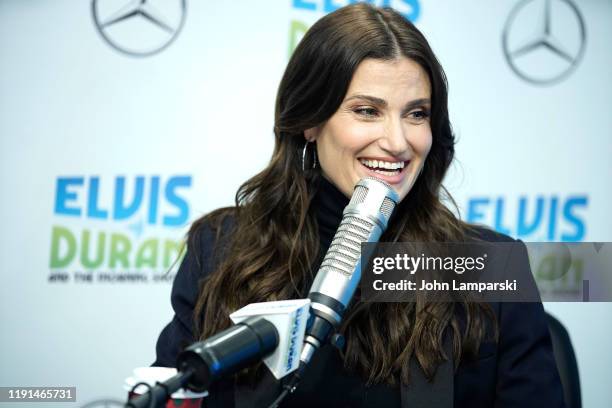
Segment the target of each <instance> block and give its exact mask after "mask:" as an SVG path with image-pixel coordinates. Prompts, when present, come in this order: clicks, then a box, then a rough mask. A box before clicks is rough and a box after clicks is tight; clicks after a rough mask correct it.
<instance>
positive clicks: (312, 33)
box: [155, 3, 563, 407]
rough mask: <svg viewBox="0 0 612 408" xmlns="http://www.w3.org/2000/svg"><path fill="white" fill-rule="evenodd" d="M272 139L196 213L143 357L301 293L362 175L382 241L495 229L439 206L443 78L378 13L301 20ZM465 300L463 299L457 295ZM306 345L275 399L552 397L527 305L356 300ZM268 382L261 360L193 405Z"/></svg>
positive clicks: (319, 402) (542, 334)
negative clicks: (163, 318) (369, 185)
mask: <svg viewBox="0 0 612 408" xmlns="http://www.w3.org/2000/svg"><path fill="white" fill-rule="evenodd" d="M274 132H275V147H274V152H273V155H272V158H271V160H270V163H269V164H268V166H267V167H266V168H265V169H264V170H262V171H261V172H260V173H259V174H257V175H255V176H254V177H252V178H251V179H249V180H247V181H246V182H245V183H244V184H243V185H242V186H241V187H240V189H239V191H238V192H237V195H236V205H235V206H233V207H229V208H222V209H219V210H216V211H214V212H212V213H210V214H208V215H206V216H204V217H202V218H201V219H200V220H198V221H197V222H195V223H194V224H193V226H192V227H191V229H190V232H189V237H188V250H187V254H186V256H185V259H184V261H183V263H182V265H181V268H180V270H179V272H178V274H177V277H176V280H175V282H174V287H173V294H172V304H173V307H174V309H175V312H176V315H175V317H174V319H173V321H172V322H171V323H170V324H169V325H168V326H167V327H166V328H165V329H164V330H163V332H162V333H161V335H160V338H159V340H158V343H157V361H156V362H155V364H156V365H167V366H173V365H174V363H175V361H176V356H177V354H178V353H179V351H180V350H181V349H182V348H183V347H184V346H186V345H188V344H189V343H191V342H193V341H195V340H196V339H205V338H208V337H210V336H211V335H213V334H216V333H218V332H220V331H221V330H223V329H225V328H227V327H228V326H230V324H231V322H230V319H229V314H230V313H232V312H233V311H235V310H237V309H239V308H241V307H243V306H245V305H247V304H249V303H253V302H263V301H269V300H281V299H291V298H303V297H305V296H306V295H307V294H308V289H309V288H310V286H311V284H312V281H313V276H314V274H315V273H316V271H317V270H318V267H319V265H320V263H321V261H322V259H323V256H324V254H325V253H326V251H327V249H328V247H329V246H330V242H331V241H332V238H333V235H334V233H335V232H336V229H337V228H338V225H339V224H340V221H341V218H342V211H343V209H344V207H345V206H346V205H347V204H348V201H349V197H350V196H351V194H352V192H353V187H354V186H355V183H357V182H358V181H359V180H360V179H361V178H363V177H366V176H374V177H377V178H380V179H383V180H385V181H387V182H388V183H389V184H390V185H391V186H392V187H393V188H394V189H395V190H396V192H397V193H398V195H399V198H400V200H401V201H400V203H399V204H398V206H397V208H396V210H395V213H394V215H393V216H392V217H391V219H390V220H389V227H388V229H387V231H386V232H385V233H384V234H383V235H382V237H381V241H386V242H397V241H408V242H430V241H432V242H452V241H455V242H461V241H470V240H489V241H510V240H511V238H509V237H506V236H503V235H500V234H496V233H494V232H492V231H489V230H485V229H483V228H476V227H474V226H470V225H468V224H466V223H464V222H462V221H461V220H459V219H458V218H456V217H455V216H454V214H453V213H452V212H451V211H450V210H449V209H448V208H446V207H445V206H444V205H443V204H442V200H443V199H444V198H447V197H448V196H447V193H446V190H445V189H444V188H443V186H442V180H443V178H444V175H445V174H446V171H447V170H448V167H449V166H450V164H451V162H452V160H453V156H454V144H455V139H454V136H453V133H452V131H451V126H450V122H449V117H448V107H447V86H446V78H445V75H444V71H443V70H442V67H441V66H440V64H439V63H438V61H437V59H436V57H435V55H434V53H433V52H432V50H431V48H430V47H429V44H428V43H427V41H426V39H425V37H424V36H423V35H422V34H421V32H420V31H419V30H418V29H417V28H416V27H415V26H414V25H412V24H411V23H410V22H409V21H407V20H405V19H404V18H403V17H402V16H401V15H400V14H398V13H397V12H395V11H393V10H392V9H389V8H385V9H381V8H376V7H373V6H371V5H368V4H364V3H360V4H356V5H351V6H347V7H344V8H341V9H339V10H337V11H335V12H333V13H331V14H329V15H327V16H325V17H323V18H322V19H320V20H319V21H318V22H317V23H315V24H314V25H313V26H312V27H311V29H310V30H309V31H308V32H307V33H306V34H305V36H304V38H303V39H302V41H301V42H300V44H299V45H298V47H297V48H296V50H295V52H294V54H293V56H292V57H291V60H290V61H289V63H288V66H287V68H286V70H285V73H284V75H283V78H282V80H281V83H280V86H279V89H278V94H277V99H276V110H275V126H274ZM466 296H467V295H466ZM338 330H339V332H340V333H341V334H343V335H344V336H345V338H346V345H345V347H338V348H334V347H332V346H329V345H326V346H323V347H321V349H320V350H319V351H318V352H317V354H315V356H314V358H313V360H312V362H311V364H310V365H309V366H308V369H307V371H306V372H305V373H304V378H303V380H302V383H301V384H300V386H299V388H298V389H297V391H296V392H295V393H294V394H293V395H291V396H290V397H289V398H288V399H286V400H285V402H284V404H283V405H282V406H284V407H295V406H309V407H327V406H329V407H331V406H333V407H339V406H349V407H362V406H363V407H371V406H385V407H399V406H402V407H406V406H411V407H412V406H426V405H430V404H432V403H433V404H435V406H438V407H442V406H453V405H455V406H458V407H463V406H465V407H467V406H470V407H481V406H487V407H490V406H521V407H530V406H533V407H540V406H547V407H558V406H562V405H563V402H562V393H561V385H560V381H559V377H558V374H557V369H556V366H555V363H554V360H553V357H552V349H551V342H550V336H549V334H548V328H547V326H546V319H545V315H544V311H543V308H542V305H541V304H540V303H531V304H503V305H502V304H482V303H477V302H472V301H469V299H468V298H467V297H465V298H463V297H460V298H458V300H457V301H456V302H452V303H450V302H447V303H439V302H438V303H436V302H430V301H429V300H428V298H427V296H426V294H418V295H417V297H416V301H415V302H411V303H375V302H362V301H361V300H360V296H359V293H357V295H356V297H355V299H354V301H353V303H352V305H351V306H350V307H349V309H348V310H347V312H346V315H345V318H344V321H343V323H342V326H341V327H339V328H338ZM280 388H281V384H280V382H279V381H276V380H274V379H273V378H271V375H270V374H269V372H267V371H266V369H265V368H264V367H263V366H258V367H254V368H251V369H249V370H247V372H244V373H241V374H240V375H238V376H236V377H235V378H232V379H229V380H228V381H225V382H223V381H222V382H220V383H218V384H216V385H215V388H214V389H211V390H209V391H210V397H209V400H208V402H207V406H210V407H215V406H219V407H220V406H248V407H260V406H261V407H265V406H267V405H268V404H269V403H270V402H271V401H272V400H274V398H275V397H276V395H277V394H278V393H279V392H280Z"/></svg>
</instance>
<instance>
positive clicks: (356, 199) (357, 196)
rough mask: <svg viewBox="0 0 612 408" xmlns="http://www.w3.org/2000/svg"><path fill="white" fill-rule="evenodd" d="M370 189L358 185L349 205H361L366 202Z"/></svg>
mask: <svg viewBox="0 0 612 408" xmlns="http://www.w3.org/2000/svg"><path fill="white" fill-rule="evenodd" d="M368 190H369V189H368V188H367V187H366V186H362V185H357V186H356V187H355V190H354V191H353V196H352V197H351V201H350V202H349V205H355V204H361V203H363V202H364V201H365V198H366V196H367V195H368Z"/></svg>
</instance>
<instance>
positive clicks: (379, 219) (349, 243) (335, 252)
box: [308, 177, 399, 326]
mask: <svg viewBox="0 0 612 408" xmlns="http://www.w3.org/2000/svg"><path fill="white" fill-rule="evenodd" d="M398 202H399V196H398V195H397V193H396V192H395V190H393V188H392V187H391V186H390V185H389V184H388V183H386V182H384V181H382V180H379V179H377V178H374V177H368V178H364V179H361V180H360V181H359V182H358V183H357V184H356V185H355V190H354V191H353V196H352V197H351V200H350V202H349V204H348V205H347V206H346V208H345V209H344V212H343V217H342V221H341V222H340V226H339V227H338V230H337V231H336V234H335V235H334V238H333V240H332V243H331V245H330V247H329V249H328V250H327V254H326V255H325V258H324V259H323V263H322V264H321V267H320V269H319V272H318V273H317V275H316V277H315V280H314V282H313V284H312V287H311V289H310V294H309V295H308V297H309V298H310V299H311V300H312V302H313V303H312V305H311V306H312V309H313V311H314V312H315V313H317V314H319V315H320V316H321V317H323V318H324V319H325V320H327V321H328V322H330V323H331V324H332V325H334V326H337V325H339V324H340V321H341V320H342V314H343V313H344V310H345V309H346V307H347V306H348V304H349V302H350V301H351V299H352V297H353V294H354V293H355V290H356V289H357V285H358V284H359V280H360V279H361V243H362V242H378V240H379V239H380V236H381V235H382V233H383V232H384V231H385V230H386V228H387V224H388V222H389V219H390V218H391V215H392V214H393V210H394V209H395V207H396V205H397V204H398Z"/></svg>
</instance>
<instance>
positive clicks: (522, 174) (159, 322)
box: [0, 0, 612, 407]
mask: <svg viewBox="0 0 612 408" xmlns="http://www.w3.org/2000/svg"><path fill="white" fill-rule="evenodd" d="M348 3H349V1H347V0H344V1H342V0H269V1H268V0H266V1H253V0H243V1H237V0H233V1H225V0H224V1H220V0H203V1H190V0H158V1H153V0H149V1H142V2H141V1H129V0H92V1H68V0H64V1H57V0H54V1H51V0H47V1H43V0H38V1H19V0H3V1H2V2H0V155H1V156H0V168H1V172H0V188H1V191H2V200H0V226H1V231H0V255H1V256H0V274H1V275H0V277H1V279H2V284H1V285H0V304H1V309H0V313H1V319H0V322H1V324H2V326H1V327H2V336H1V340H0V357H1V358H0V361H2V370H0V386H71V387H72V386H73V387H76V393H77V394H76V402H73V403H70V404H71V405H70V406H79V407H84V406H88V407H96V406H97V407H102V406H106V407H111V406H120V403H121V402H122V401H123V400H124V397H125V394H126V393H125V391H124V390H123V388H122V385H123V380H124V378H125V377H127V376H128V375H130V374H131V372H132V369H133V368H134V367H138V366H146V365H149V364H151V363H152V362H153V360H154V358H155V353H154V348H155V342H156V339H157V336H158V334H159V332H160V330H161V329H162V327H163V326H164V325H165V324H166V323H167V322H168V321H169V320H170V318H171V316H172V310H171V307H170V289H171V284H172V279H173V277H174V271H175V269H176V265H175V261H176V259H177V256H178V254H179V251H180V246H181V243H182V240H183V238H184V236H185V232H186V231H187V228H188V226H189V224H190V223H191V222H192V221H193V220H195V219H197V218H198V217H199V216H201V215H202V214H204V213H206V212H208V211H211V210H213V209H215V208H218V207H220V206H225V205H230V204H231V203H232V202H233V197H234V194H235V192H236V189H237V188H238V186H239V185H240V184H241V183H242V182H243V181H244V180H246V179H247V178H248V177H250V176H251V175H253V174H255V173H256V172H257V171H258V170H260V169H261V168H262V167H263V166H264V165H265V164H266V163H267V161H268V160H269V158H270V156H271V152H272V147H273V133H272V127H273V114H274V98H275V93H276V88H277V86H278V84H279V81H280V78H281V75H282V73H283V70H284V68H285V65H286V63H287V61H288V58H289V56H290V54H291V52H292V50H293V49H294V47H295V46H296V44H297V43H298V42H299V41H300V39H301V37H302V36H303V34H304V32H305V31H306V30H307V29H308V27H309V26H310V25H312V24H313V23H314V22H315V21H316V20H317V19H319V18H320V17H322V16H323V15H325V14H326V13H329V12H331V11H333V10H335V9H337V8H339V7H341V6H343V5H346V4H348ZM371 3H373V4H376V5H380V6H383V5H384V6H391V7H394V8H395V9H396V10H398V11H399V12H401V13H402V14H403V15H404V16H405V17H406V18H408V19H409V20H411V21H413V22H414V23H415V24H416V25H417V26H418V27H419V28H420V29H421V30H422V31H423V32H424V34H425V35H426V37H427V38H428V39H429V41H430V43H431V45H432V47H433V49H434V51H435V52H436V54H437V56H438V57H439V59H440V61H441V63H442V66H443V67H444V68H445V70H446V73H447V75H448V81H449V90H450V101H449V109H450V114H451V120H452V123H453V128H454V131H455V132H456V134H457V138H458V145H457V160H456V162H455V163H454V165H453V167H452V169H451V172H450V174H449V176H448V177H447V180H446V183H445V184H446V186H447V188H448V189H449V191H450V192H451V193H452V195H453V197H454V198H455V200H456V201H457V204H458V206H459V211H460V214H461V216H462V217H463V218H464V219H465V220H467V221H470V222H474V223H480V224H486V225H489V226H491V227H493V228H495V229H496V230H498V231H500V232H503V233H506V234H509V235H511V236H514V237H517V238H521V239H522V240H524V241H555V242H584V241H612V213H611V211H610V210H611V208H612V181H611V178H612V160H611V159H610V158H611V156H612V115H610V109H611V107H612V75H611V74H610V67H611V66H612V53H611V52H610V50H611V49H612V47H611V41H610V39H611V38H612V24H611V23H612V3H610V2H608V1H604V0H582V1H580V0H504V1H496V2H490V1H484V0H479V1H469V2H460V1H437V0H436V1H433V0H378V1H371ZM534 273H535V274H536V278H539V277H538V271H537V270H536V271H534ZM572 273H578V272H577V271H574V272H572ZM577 278H579V277H577ZM570 281H571V279H570V280H569V281H568V283H567V284H568V285H570V284H571V282H570ZM558 289H559V290H564V288H563V287H561V288H558ZM545 306H546V308H547V310H549V312H551V313H552V314H554V315H555V316H556V317H558V318H559V319H560V320H561V321H562V322H563V323H564V324H565V325H566V327H567V328H568V330H569V333H570V336H571V338H572V341H573V342H574V346H575V349H576V353H577V357H578V365H579V369H580V373H581V376H582V377H581V384H582V390H583V401H584V405H585V406H586V407H596V406H612V393H611V392H610V390H609V384H608V381H609V378H610V375H612V369H611V368H610V367H612V353H610V351H609V348H608V347H607V346H606V342H602V341H601V340H598V339H609V338H612V324H611V323H612V305H611V304H609V303H598V304H597V303H593V304H588V303H572V304H563V303H555V304H552V303H550V304H546V305H545ZM2 405H3V404H2V403H0V406H2ZM53 405H54V404H53V403H49V405H48V406H53ZM57 406H61V405H57Z"/></svg>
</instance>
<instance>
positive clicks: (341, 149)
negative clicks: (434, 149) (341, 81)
mask: <svg viewBox="0 0 612 408" xmlns="http://www.w3.org/2000/svg"><path fill="white" fill-rule="evenodd" d="M430 101H431V86H430V84H429V78H428V77H427V74H426V73H425V71H424V70H423V68H421V66H420V65H419V64H417V63H415V62H414V61H412V60H410V59H408V58H406V57H397V58H395V59H391V60H380V59H373V58H368V59H366V60H364V61H363V62H361V63H360V64H359V66H358V67H357V70H356V71H355V74H354V75H353V79H352V80H351V83H350V85H349V89H348V91H347V93H346V98H345V99H344V101H342V103H341V104H340V107H339V108H338V110H337V111H336V112H335V113H334V114H333V115H332V117H331V118H329V119H328V120H327V121H326V122H325V123H324V124H322V125H321V126H318V127H315V128H311V129H307V130H306V131H305V132H304V133H305V137H306V139H307V140H308V141H309V142H316V143H317V154H318V156H319V162H320V163H321V167H322V168H323V171H324V173H323V176H324V177H326V178H328V179H329V180H330V181H331V182H332V183H333V184H334V185H335V186H336V187H338V189H339V190H340V191H342V192H343V193H344V194H345V195H347V196H350V195H351V194H352V192H353V187H354V186H355V184H356V183H357V182H358V181H359V180H360V179H362V178H364V177H367V176H373V177H378V178H380V179H382V180H384V181H386V182H387V183H389V184H391V186H392V187H394V189H395V190H396V191H397V193H398V195H399V198H400V200H401V199H403V198H404V197H406V195H407V194H408V191H410V189H411V188H412V185H413V184H414V182H415V181H416V179H417V177H418V175H419V173H420V172H421V170H422V168H423V165H424V164H425V158H426V157H427V154H428V153H429V149H430V148H431V138H432V137H431V127H430V123H429V111H430V110H431V102H430Z"/></svg>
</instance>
